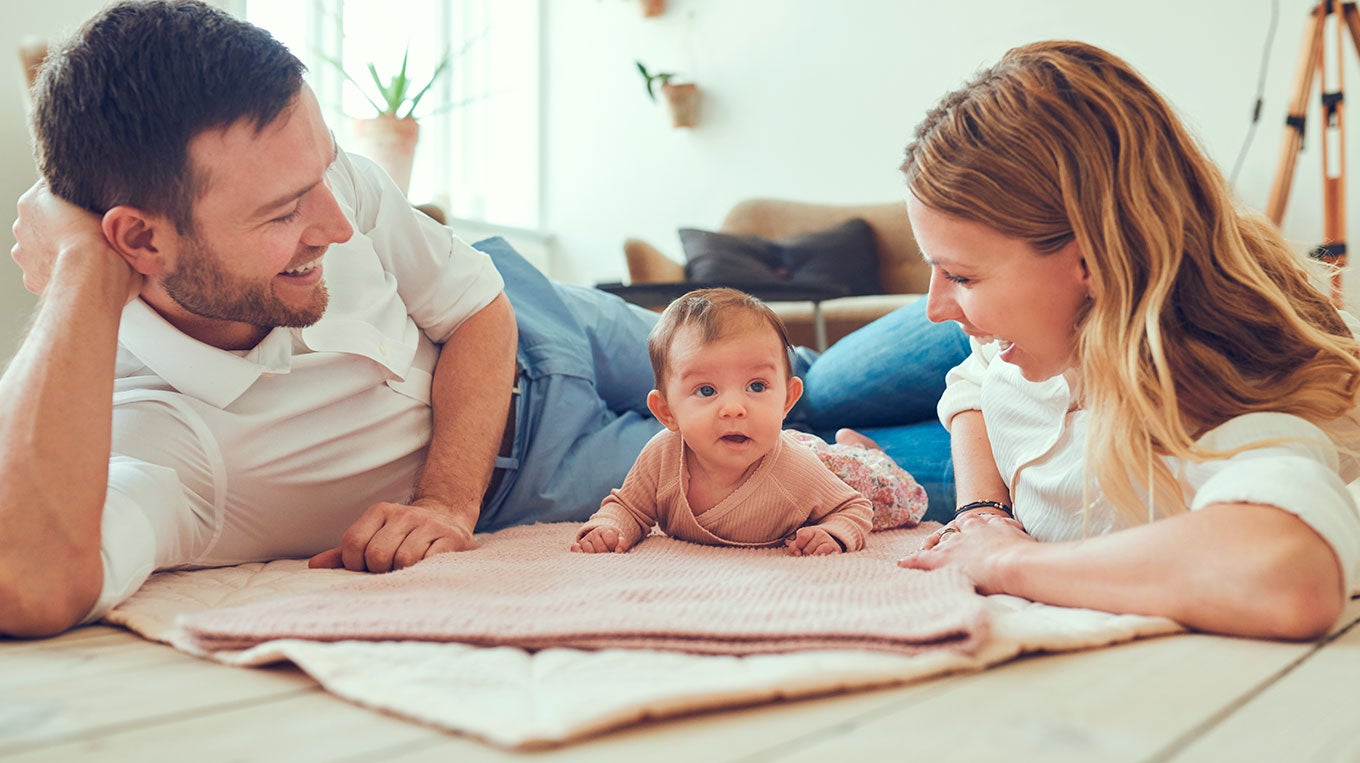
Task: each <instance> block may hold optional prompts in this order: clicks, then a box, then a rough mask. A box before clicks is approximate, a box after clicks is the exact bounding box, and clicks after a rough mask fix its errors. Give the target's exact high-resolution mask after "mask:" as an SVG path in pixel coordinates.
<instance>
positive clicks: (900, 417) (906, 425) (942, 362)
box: [789, 299, 970, 521]
mask: <svg viewBox="0 0 1360 763" xmlns="http://www.w3.org/2000/svg"><path fill="white" fill-rule="evenodd" d="M969 352H970V347H969V345H968V336H967V335H966V334H964V333H963V330H962V329H961V328H959V326H958V324H956V323H953V322H952V321H951V322H949V323H931V322H930V320H929V319H928V318H926V301H925V299H919V300H917V301H915V302H913V303H911V304H909V305H906V306H905V307H902V308H899V309H897V310H894V311H893V312H891V313H889V314H887V315H885V316H883V317H882V318H879V319H878V320H876V321H874V322H873V323H870V324H869V325H867V326H865V327H863V328H861V329H859V330H858V331H855V332H854V333H852V334H850V335H849V336H846V337H845V338H843V339H841V340H840V341H838V342H836V343H835V344H833V345H831V347H829V348H828V349H827V350H826V352H824V353H822V354H821V356H819V357H816V358H815V359H814V360H812V362H811V364H810V365H809V366H808V367H807V368H806V370H805V371H802V372H801V373H800V375H801V376H802V377H803V382H804V389H805V391H804V393H803V399H802V400H800V401H799V403H798V405H797V406H795V407H794V409H793V411H791V412H790V414H789V420H790V425H797V426H799V428H805V429H807V430H809V431H811V432H813V433H814V434H817V435H818V436H820V437H821V438H823V439H825V440H828V441H833V440H834V437H835V433H836V430H837V429H839V428H841V427H850V428H852V429H856V430H858V431H860V432H861V433H862V434H864V435H865V436H867V437H869V438H871V439H873V440H874V441H876V442H877V443H878V444H879V445H881V446H882V447H883V450H885V451H886V452H887V453H888V455H889V456H892V458H893V460H894V461H896V462H897V463H898V464H900V465H901V466H902V468H903V469H906V470H907V471H908V472H910V473H911V475H912V476H913V477H915V478H916V481H917V482H919V483H920V484H921V486H922V487H923V488H925V490H926V495H927V496H929V499H930V507H929V509H928V510H927V511H926V519H932V520H941V521H948V520H949V519H952V518H953V516H954V511H953V509H954V506H955V494H954V462H953V459H952V458H951V456H950V450H949V433H948V432H947V431H945V428H944V427H943V426H941V425H940V422H939V420H938V419H937V418H936V414H935V406H936V404H937V403H938V402H939V400H940V395H941V394H943V392H944V376H945V374H946V373H947V372H948V371H949V369H951V368H953V367H954V366H956V365H958V364H959V363H962V362H963V359H964V358H966V357H968V353H969ZM796 355H801V356H803V357H807V353H805V352H803V351H802V350H800V351H799V352H798V353H796Z"/></svg>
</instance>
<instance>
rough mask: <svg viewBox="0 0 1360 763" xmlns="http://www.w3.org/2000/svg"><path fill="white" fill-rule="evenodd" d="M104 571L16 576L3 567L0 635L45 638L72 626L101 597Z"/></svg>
mask: <svg viewBox="0 0 1360 763" xmlns="http://www.w3.org/2000/svg"><path fill="white" fill-rule="evenodd" d="M102 582H103V581H102V574H101V573H100V571H99V570H98V568H96V571H95V574H93V575H90V574H88V573H85V574H58V575H52V574H48V575H36V576H35V575H16V574H14V571H13V570H9V569H0V634H3V635H6V636H12V637H15V638H46V637H48V636H56V635H58V634H60V633H62V632H64V631H67V630H69V629H71V628H72V627H73V626H75V625H76V624H78V623H79V622H80V621H81V620H82V619H84V618H85V616H86V615H87V614H89V612H90V610H91V609H92V608H93V607H94V604H95V601H96V600H97V599H98V597H99V590H100V586H101V585H102Z"/></svg>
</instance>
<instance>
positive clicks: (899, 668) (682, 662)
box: [106, 526, 1180, 748]
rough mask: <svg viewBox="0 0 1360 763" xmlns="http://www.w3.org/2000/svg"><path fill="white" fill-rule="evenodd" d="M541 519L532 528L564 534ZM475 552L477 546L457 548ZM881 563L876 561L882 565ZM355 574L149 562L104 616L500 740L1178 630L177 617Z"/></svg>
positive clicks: (1035, 615) (995, 618) (999, 604)
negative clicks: (969, 638) (202, 632)
mask: <svg viewBox="0 0 1360 763" xmlns="http://www.w3.org/2000/svg"><path fill="white" fill-rule="evenodd" d="M543 527H544V528H545V529H544V532H557V533H562V532H569V529H568V530H562V529H561V527H560V526H559V527H557V528H556V529H554V526H543ZM928 530H929V528H921V529H920V530H916V531H900V532H904V533H905V532H911V533H913V534H919V533H922V532H925V531H928ZM486 537H487V538H492V537H494V536H486ZM485 540H486V539H485V538H484V539H483V542H485ZM649 542H652V541H649ZM564 553H565V551H564ZM475 558H476V552H472V553H471V554H469V555H467V556H466V559H467V560H469V561H471V560H475ZM892 571H893V568H891V567H887V568H886V569H885V574H892ZM368 577H369V576H367V575H365V574H363V573H352V572H347V571H344V570H308V569H307V568H306V563H305V562H303V561H297V560H289V561H277V562H269V563H256V564H244V565H240V566H237V567H229V568H223V569H210V570H196V571H191V572H167V573H160V574H157V575H155V576H153V577H152V578H151V580H150V581H148V582H147V584H146V585H145V586H144V587H143V588H142V590H141V591H139V592H138V593H137V595H136V596H134V597H133V598H132V599H130V600H129V601H127V602H125V603H124V604H122V605H121V606H119V607H118V608H117V609H115V610H114V611H113V612H112V613H110V614H109V616H108V617H107V620H106V621H107V622H109V623H112V624H115V625H121V626H125V627H127V628H129V629H131V630H133V631H135V632H136V633H138V634H140V635H142V636H144V637H146V638H149V639H154V640H157V641H162V642H165V643H168V644H170V645H172V646H174V647H176V648H178V649H181V650H183V651H186V652H189V653H192V654H196V655H198V656H202V657H206V658H209V659H213V660H217V661H220V662H223V663H226V664H230V665H238V666H259V665H265V664H269V663H273V662H279V661H290V662H292V663H295V664H296V665H297V666H299V667H300V668H301V669H302V670H303V671H305V672H306V673H307V674H308V675H310V676H311V677H312V678H314V679H315V680H316V681H317V682H318V683H320V684H321V685H322V686H323V687H325V688H326V689H327V690H328V691H330V692H332V693H334V694H335V695H337V696H339V697H343V698H345V699H347V700H350V701H352V702H354V703H357V704H359V705H362V706H365V707H370V708H373V709H375V710H381V711H384V712H389V713H393V714H396V715H400V716H405V717H407V718H411V719H414V720H418V721H421V722H424V723H428V724H432V725H435V726H438V727H441V728H445V729H448V730H451V731H456V732H460V733H464V734H467V735H470V736H474V737H477V738H480V739H482V740H485V741H487V742H490V743H492V744H496V745H500V746H503V747H510V748H524V747H539V746H545V745H554V744H562V743H565V742H569V741H571V740H574V739H577V738H580V737H583V736H587V735H590V734H594V733H599V732H601V731H604V730H608V729H614V728H619V727H622V726H625V725H628V724H631V723H634V722H637V721H640V720H644V719H649V718H663V717H666V716H671V715H677V714H683V713H690V712H694V711H696V710H710V709H717V708H723V707H734V706H746V705H750V704H754V703H758V702H769V701H776V700H787V699H797V698H801V697H809V696H814V695H821V694H827V693H831V692H836V691H843V690H852V689H864V688H869V687H875V686H884V685H890V684H901V683H906V682H909V681H917V680H922V679H926V678H930V677H934V676H941V675H944V674H947V673H956V672H964V671H976V670H981V669H983V668H986V667H988V666H990V665H995V664H997V663H1001V662H1004V661H1006V660H1009V659H1011V658H1013V657H1015V656H1017V655H1020V654H1025V653H1029V652H1039V651H1043V652H1057V651H1065V650H1072V649H1084V648H1090V647H1097V646H1103V645H1107V644H1113V643H1118V642H1122V641H1128V640H1131V639H1135V638H1139V637H1145V636H1153V635H1159V634H1165V633H1173V632H1177V631H1179V630H1180V627H1179V626H1177V625H1176V624H1175V623H1173V622H1171V621H1169V620H1166V619H1162V618H1154V617H1142V616H1134V615H1113V614H1108V613H1104V612H1095V611H1091V610H1080V609H1066V608H1062V607H1052V606H1047V605H1042V604H1036V603H1033V602H1029V601H1025V600H1023V599H1018V598H1015V597H1010V596H989V597H985V598H984V603H985V606H986V609H987V616H988V620H989V629H988V633H987V636H986V638H985V639H983V640H982V642H981V643H979V644H977V645H976V646H975V648H973V649H971V650H968V651H959V650H953V649H938V650H931V651H926V652H923V653H920V654H911V655H902V654H888V653H883V652H872V651H855V650H838V651H828V650H822V651H800V652H793V653H784V654H755V655H745V656H730V655H700V654H690V653H685V652H672V651H657V650H647V649H601V650H581V649H565V648H548V649H541V650H538V651H526V650H523V649H516V648H509V647H477V646H470V645H467V644H463V643H439V642H432V641H354V640H346V641H309V640H300V639H279V640H273V641H266V642H264V643H261V644H259V645H257V646H253V647H251V648H248V649H244V650H241V651H216V652H212V653H206V652H204V651H202V650H201V649H199V648H197V647H195V646H194V645H193V643H192V641H191V640H190V639H189V638H188V636H187V634H186V632H185V631H184V630H182V629H181V628H180V627H179V626H178V624H177V623H178V620H179V618H180V617H181V616H183V615H190V614H194V613H199V612H204V611H206V610H210V609H220V608H223V607H231V606H237V605H246V604H251V603H254V602H261V601H264V600H266V599H271V598H275V597H280V596H296V595H308V594H312V593H316V592H320V591H324V590H327V589H331V588H334V587H336V586H341V587H345V586H349V585H351V584H353V583H354V582H355V581H357V580H362V579H364V578H368ZM370 579H371V578H370Z"/></svg>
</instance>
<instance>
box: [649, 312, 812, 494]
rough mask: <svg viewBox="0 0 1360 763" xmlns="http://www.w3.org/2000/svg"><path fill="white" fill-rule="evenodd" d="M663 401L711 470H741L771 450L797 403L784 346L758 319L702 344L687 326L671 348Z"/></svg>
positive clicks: (697, 456) (697, 335)
mask: <svg viewBox="0 0 1360 763" xmlns="http://www.w3.org/2000/svg"><path fill="white" fill-rule="evenodd" d="M669 365H670V373H669V376H668V378H667V380H666V389H665V390H664V394H665V398H666V404H667V406H668V407H669V408H670V412H671V417H672V418H673V424H674V426H672V429H677V430H679V432H680V435H681V436H682V437H683V438H684V440H685V444H686V445H687V446H689V449H690V452H691V453H693V454H694V456H695V457H696V458H698V459H699V461H700V462H701V464H702V465H703V466H704V467H706V469H707V470H709V471H717V472H723V473H729V474H730V473H732V472H733V471H738V472H741V471H745V470H746V469H748V468H750V466H751V465H752V464H754V463H755V462H757V461H759V460H760V459H761V458H762V457H763V456H764V455H765V454H766V453H769V452H770V450H771V449H772V448H774V446H775V443H776V442H777V441H778V437H779V435H780V430H781V429H782V428H783V424H784V415H785V414H786V413H788V411H789V408H791V407H793V404H794V403H795V402H797V400H798V394H797V392H796V391H794V390H792V389H791V388H790V384H789V379H788V376H787V374H788V371H787V366H786V365H785V350H784V346H783V344H782V343H781V342H780V340H779V335H778V334H777V333H776V332H775V330H774V328H773V327H771V326H769V325H767V324H764V323H763V322H762V323H759V324H758V323H754V322H753V323H751V324H750V325H749V327H744V328H741V329H739V330H733V331H729V332H728V333H727V334H725V335H724V336H721V337H719V338H718V339H717V340H716V341H713V342H709V343H707V344H705V343H704V341H703V335H702V334H701V333H699V332H698V331H695V330H694V329H692V328H689V327H684V328H681V329H680V331H678V332H676V335H675V339H674V340H673V341H672V343H671V348H670V364H669Z"/></svg>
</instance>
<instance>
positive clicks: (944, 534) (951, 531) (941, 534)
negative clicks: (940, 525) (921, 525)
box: [940, 525, 959, 538]
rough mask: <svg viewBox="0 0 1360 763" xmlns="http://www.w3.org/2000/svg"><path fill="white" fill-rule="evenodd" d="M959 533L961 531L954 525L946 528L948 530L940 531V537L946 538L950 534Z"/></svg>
mask: <svg viewBox="0 0 1360 763" xmlns="http://www.w3.org/2000/svg"><path fill="white" fill-rule="evenodd" d="M958 531H959V528H957V527H954V526H953V525H950V526H949V527H946V528H944V529H943V530H941V531H940V537H941V538H943V537H944V536H946V535H948V534H950V533H956V532H958Z"/></svg>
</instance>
